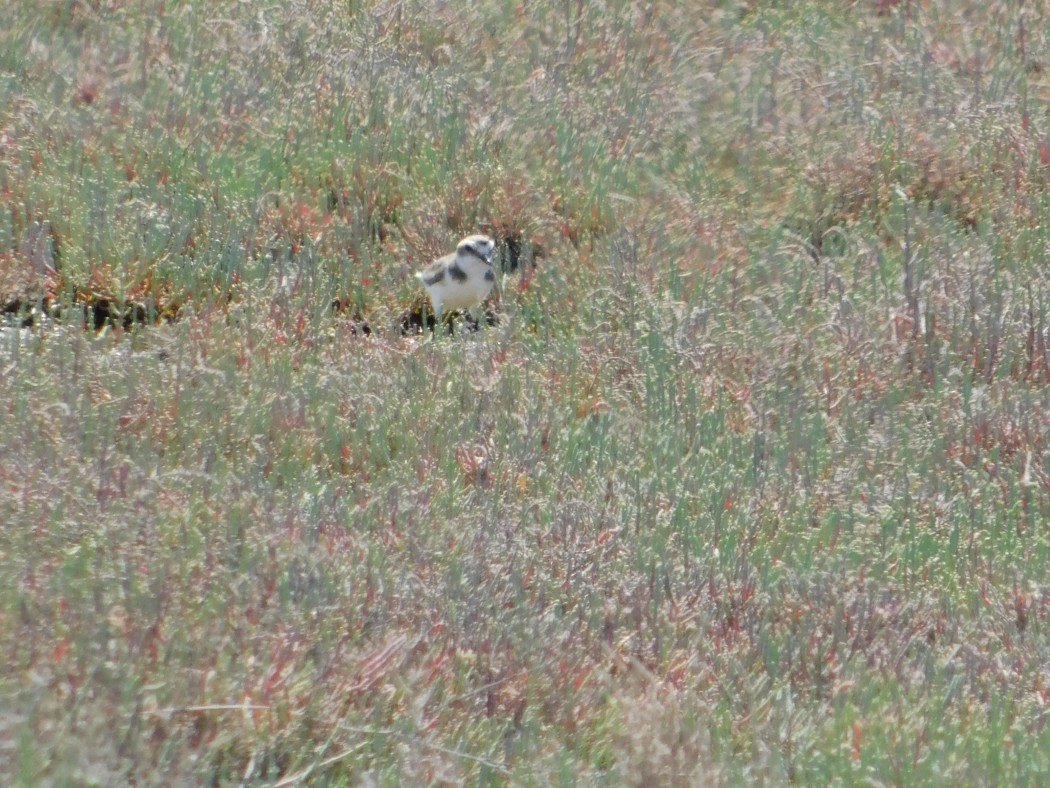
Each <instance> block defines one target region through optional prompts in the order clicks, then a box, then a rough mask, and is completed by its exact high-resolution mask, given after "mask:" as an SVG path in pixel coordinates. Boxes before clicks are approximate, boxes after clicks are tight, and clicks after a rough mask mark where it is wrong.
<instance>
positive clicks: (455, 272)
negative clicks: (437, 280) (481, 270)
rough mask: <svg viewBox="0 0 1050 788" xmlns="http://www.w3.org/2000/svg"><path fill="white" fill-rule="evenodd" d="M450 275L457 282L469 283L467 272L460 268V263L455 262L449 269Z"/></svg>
mask: <svg viewBox="0 0 1050 788" xmlns="http://www.w3.org/2000/svg"><path fill="white" fill-rule="evenodd" d="M447 270H448V275H449V276H450V277H452V278H453V279H454V280H455V281H457V282H466V281H467V272H466V271H464V270H463V269H462V268H460V267H459V261H456V262H454V263H453V264H452V265H450V266H449V267H448V269H447Z"/></svg>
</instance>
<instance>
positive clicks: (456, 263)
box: [416, 235, 496, 323]
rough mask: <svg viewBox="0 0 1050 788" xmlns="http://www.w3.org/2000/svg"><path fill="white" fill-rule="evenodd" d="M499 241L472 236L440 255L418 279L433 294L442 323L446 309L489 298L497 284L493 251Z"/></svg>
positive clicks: (431, 299)
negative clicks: (442, 316) (454, 248)
mask: <svg viewBox="0 0 1050 788" xmlns="http://www.w3.org/2000/svg"><path fill="white" fill-rule="evenodd" d="M495 248H496V242H495V241H493V240H492V239H491V238H489V237H488V236H487V235H468V236H467V237H466V238H464V239H463V240H462V241H460V242H459V245H458V246H457V247H456V251H454V252H452V254H447V255H445V256H444V257H439V258H438V259H437V260H435V261H434V262H432V263H431V264H430V265H428V266H427V267H426V268H424V269H423V270H422V271H420V272H418V273H417V274H416V278H417V279H419V281H420V282H422V283H423V287H425V288H426V290H427V295H429V296H430V303H431V304H432V305H433V307H434V317H435V318H436V319H437V321H438V323H440V322H441V315H442V313H443V312H444V311H445V310H448V311H450V312H451V311H453V310H456V309H468V308H470V307H472V306H474V305H475V304H480V303H481V302H482V301H484V300H485V296H487V295H488V294H489V293H490V292H491V291H492V287H493V285H495V284H496V272H495V271H493V270H492V252H493V250H494V249H495Z"/></svg>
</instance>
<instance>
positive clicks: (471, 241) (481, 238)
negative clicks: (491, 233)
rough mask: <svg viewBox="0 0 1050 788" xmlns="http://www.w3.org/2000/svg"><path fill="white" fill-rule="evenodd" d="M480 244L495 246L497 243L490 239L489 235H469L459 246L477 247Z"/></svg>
mask: <svg viewBox="0 0 1050 788" xmlns="http://www.w3.org/2000/svg"><path fill="white" fill-rule="evenodd" d="M479 244H484V245H487V246H495V244H496V242H495V241H493V240H492V239H491V238H489V237H488V236H487V235H468V236H467V237H466V238H464V239H463V240H461V241H460V242H459V246H464V245H469V246H477V245H479Z"/></svg>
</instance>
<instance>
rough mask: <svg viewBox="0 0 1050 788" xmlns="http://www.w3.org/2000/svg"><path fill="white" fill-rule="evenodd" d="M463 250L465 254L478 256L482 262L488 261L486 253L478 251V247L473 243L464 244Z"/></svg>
mask: <svg viewBox="0 0 1050 788" xmlns="http://www.w3.org/2000/svg"><path fill="white" fill-rule="evenodd" d="M463 251H465V252H466V253H467V254H469V255H471V256H473V257H476V258H478V259H479V260H481V261H482V262H484V263H487V262H488V261H489V258H488V257H487V256H486V255H483V254H482V253H481V252H479V251H478V248H477V247H476V246H474V245H473V244H467V245H466V246H464V247H463Z"/></svg>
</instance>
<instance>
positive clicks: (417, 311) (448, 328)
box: [398, 306, 499, 336]
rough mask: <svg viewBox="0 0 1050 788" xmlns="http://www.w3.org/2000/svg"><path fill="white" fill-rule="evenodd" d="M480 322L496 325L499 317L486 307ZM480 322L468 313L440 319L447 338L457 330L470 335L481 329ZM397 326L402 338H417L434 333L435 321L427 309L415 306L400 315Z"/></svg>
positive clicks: (452, 314)
mask: <svg viewBox="0 0 1050 788" xmlns="http://www.w3.org/2000/svg"><path fill="white" fill-rule="evenodd" d="M482 321H483V322H484V324H485V325H487V326H494V325H497V324H498V323H499V315H498V314H497V313H496V312H495V310H493V309H492V308H490V307H486V308H485V312H484V314H483V316H482ZM482 321H479V320H478V318H476V317H474V316H473V315H472V314H470V313H469V312H449V313H446V314H445V315H444V316H443V317H442V320H441V323H442V331H443V333H444V334H447V335H449V336H452V335H454V334H455V333H456V332H457V330H459V331H465V332H466V333H470V332H472V331H477V330H478V329H479V328H481V325H482ZM398 325H399V327H400V329H401V335H402V336H419V335H420V334H425V333H431V332H433V331H435V330H436V329H437V319H436V318H435V317H434V314H433V313H432V312H431V311H430V310H429V309H427V310H424V309H423V307H422V306H416V307H412V308H410V309H406V310H405V311H404V312H402V313H401V317H400V318H398Z"/></svg>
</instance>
